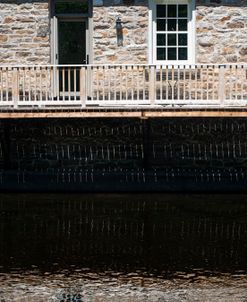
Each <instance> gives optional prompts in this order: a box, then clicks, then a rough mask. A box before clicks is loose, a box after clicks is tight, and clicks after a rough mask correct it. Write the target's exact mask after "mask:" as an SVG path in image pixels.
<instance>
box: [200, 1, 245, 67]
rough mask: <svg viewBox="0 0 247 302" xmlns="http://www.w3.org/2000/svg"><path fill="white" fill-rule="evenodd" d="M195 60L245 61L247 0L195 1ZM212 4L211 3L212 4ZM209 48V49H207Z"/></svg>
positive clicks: (215, 61) (202, 61)
mask: <svg viewBox="0 0 247 302" xmlns="http://www.w3.org/2000/svg"><path fill="white" fill-rule="evenodd" d="M197 3H198V4H199V3H200V4H201V5H197V9H196V15H197V21H196V35H197V41H198V43H197V45H196V50H197V51H196V52H197V58H196V61H197V62H198V63H236V62H246V53H245V50H244V49H245V47H244V45H246V44H247V38H246V31H247V6H246V1H242V0H234V1H232V2H231V3H230V1H229V0H221V1H215V2H214V3H212V1H211V2H210V3H206V1H199V0H198V1H197ZM212 4H214V5H212ZM209 47H210V49H209Z"/></svg>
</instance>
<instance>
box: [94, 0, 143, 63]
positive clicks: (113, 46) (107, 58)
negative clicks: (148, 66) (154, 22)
mask: <svg viewBox="0 0 247 302" xmlns="http://www.w3.org/2000/svg"><path fill="white" fill-rule="evenodd" d="M107 4H108V5H110V6H104V7H94V10H93V21H94V27H93V42H94V43H93V51H94V63H115V64H117V63H122V64H123V63H129V64H134V63H136V64H138V63H147V62H148V58H147V57H148V1H146V0H142V1H139V2H138V6H134V5H133V6H125V5H123V4H122V5H121V4H120V5H118V4H117V3H116V2H115V1H114V0H111V1H109V0H108V1H107ZM118 17H120V19H121V21H122V30H121V31H120V36H121V37H122V39H123V43H122V45H121V46H119V45H118V39H119V36H118V34H117V30H116V19H117V18H118Z"/></svg>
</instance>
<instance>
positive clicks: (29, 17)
mask: <svg viewBox="0 0 247 302" xmlns="http://www.w3.org/2000/svg"><path fill="white" fill-rule="evenodd" d="M49 35H50V20H49V5H48V0H36V1H31V0H30V1H12V0H2V1H1V3H0V64H6V65H8V64H27V63H28V62H31V61H35V63H37V64H48V63H50V44H49V43H48V42H49V40H50V36H49ZM41 44H42V47H41ZM6 49H7V55H6ZM37 53H39V57H37Z"/></svg>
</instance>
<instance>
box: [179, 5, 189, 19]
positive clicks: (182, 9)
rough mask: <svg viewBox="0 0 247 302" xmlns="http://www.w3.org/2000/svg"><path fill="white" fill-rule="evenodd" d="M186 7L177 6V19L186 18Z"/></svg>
mask: <svg viewBox="0 0 247 302" xmlns="http://www.w3.org/2000/svg"><path fill="white" fill-rule="evenodd" d="M187 14H188V13H187V5H179V6H178V17H180V18H181V17H182V18H183V17H185V18H187Z"/></svg>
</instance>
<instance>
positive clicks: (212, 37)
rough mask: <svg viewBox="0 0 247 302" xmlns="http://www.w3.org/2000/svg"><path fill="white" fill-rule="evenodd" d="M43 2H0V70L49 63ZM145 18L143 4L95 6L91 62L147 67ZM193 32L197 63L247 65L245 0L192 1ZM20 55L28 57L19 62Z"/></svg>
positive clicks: (121, 0)
mask: <svg viewBox="0 0 247 302" xmlns="http://www.w3.org/2000/svg"><path fill="white" fill-rule="evenodd" d="M48 2H49V0H35V1H34V0H25V1H24V0H18V1H17V0H0V64H10V63H13V62H14V63H18V64H19V63H21V64H26V63H28V62H29V63H30V62H35V63H36V62H37V64H49V63H51V58H50V41H51V38H50V32H51V30H50V24H51V23H50V20H49V15H50V12H49V3H48ZM148 15H149V4H148V0H134V1H132V2H131V1H128V3H127V2H126V1H125V0H94V1H93V16H92V24H93V30H92V35H91V36H90V37H89V39H90V40H91V43H92V45H93V47H92V48H93V53H92V56H91V57H92V58H93V59H92V61H91V62H92V63H95V64H97V63H116V64H117V63H130V64H134V63H136V64H138V63H148V51H149V46H148V34H149V32H150V29H149V26H150V25H149V16H148ZM118 17H120V18H121V21H122V30H121V31H120V35H119V36H117V31H116V19H117V18H118ZM195 29H196V45H195V48H196V62H198V63H220V64H221V63H227V62H239V63H241V62H247V59H246V56H247V51H246V45H247V35H246V31H247V5H246V0H214V1H212V0H210V1H209V0H196V25H195ZM119 37H120V38H123V42H122V45H121V46H119V45H120V44H121V43H118V42H119ZM150 48H151V46H150ZM6 50H7V52H8V54H7V56H6ZM20 53H25V54H26V53H29V55H28V56H26V55H23V56H21V57H20ZM38 53H39V54H40V55H39V56H38V55H37V54H38Z"/></svg>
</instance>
